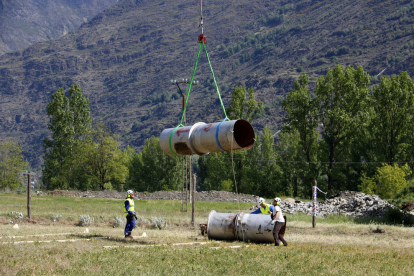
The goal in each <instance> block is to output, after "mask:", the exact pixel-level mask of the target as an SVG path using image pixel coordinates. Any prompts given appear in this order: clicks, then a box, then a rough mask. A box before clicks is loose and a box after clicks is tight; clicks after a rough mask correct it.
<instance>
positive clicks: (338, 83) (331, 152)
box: [315, 65, 370, 192]
mask: <svg viewBox="0 0 414 276" xmlns="http://www.w3.org/2000/svg"><path fill="white" fill-rule="evenodd" d="M369 84H370V76H369V75H368V74H367V73H366V72H364V70H363V69H362V67H358V68H357V69H355V68H354V67H353V66H348V67H347V68H346V69H345V71H344V68H343V67H342V66H340V65H337V66H335V68H334V69H333V70H331V69H328V72H327V74H326V78H324V77H320V78H318V79H317V81H316V89H315V94H316V101H317V104H318V108H319V112H320V115H319V120H320V121H321V122H322V123H323V130H322V137H323V143H322V151H321V153H322V156H321V157H322V160H324V161H325V160H326V162H327V163H328V165H327V167H326V174H327V176H328V190H329V191H330V192H332V190H333V182H334V180H335V179H334V176H335V170H334V169H340V168H334V166H335V164H337V162H338V161H341V160H342V161H345V160H347V158H348V157H349V156H347V153H349V147H350V145H351V143H352V140H353V138H354V137H355V132H356V131H359V130H360V129H362V128H365V127H366V125H367V123H368V119H369V118H368V113H369V112H368V108H369V105H368V97H369V89H368V86H369ZM336 188H338V189H340V188H341V187H339V184H337V187H336Z"/></svg>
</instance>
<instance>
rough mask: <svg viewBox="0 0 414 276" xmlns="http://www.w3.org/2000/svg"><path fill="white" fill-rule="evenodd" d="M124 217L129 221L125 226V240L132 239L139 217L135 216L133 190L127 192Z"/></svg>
mask: <svg viewBox="0 0 414 276" xmlns="http://www.w3.org/2000/svg"><path fill="white" fill-rule="evenodd" d="M124 215H125V217H126V219H127V222H126V225H125V238H129V239H132V236H131V233H132V229H134V227H135V219H136V217H137V215H136V214H135V206H134V192H133V191H132V190H128V191H127V197H126V200H125V207H124Z"/></svg>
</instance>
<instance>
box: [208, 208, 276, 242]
mask: <svg viewBox="0 0 414 276" xmlns="http://www.w3.org/2000/svg"><path fill="white" fill-rule="evenodd" d="M270 222H271V218H270V215H257V214H245V213H239V214H234V213H217V212H216V211H214V210H213V211H211V212H210V214H209V216H208V222H207V235H208V238H209V239H215V240H239V241H244V242H248V241H251V242H264V243H273V242H274V241H275V240H274V238H273V227H274V225H272V224H270Z"/></svg>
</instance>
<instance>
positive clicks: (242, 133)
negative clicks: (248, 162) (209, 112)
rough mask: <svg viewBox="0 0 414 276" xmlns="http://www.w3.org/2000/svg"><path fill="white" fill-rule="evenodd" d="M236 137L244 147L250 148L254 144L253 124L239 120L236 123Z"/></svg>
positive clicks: (237, 141)
mask: <svg viewBox="0 0 414 276" xmlns="http://www.w3.org/2000/svg"><path fill="white" fill-rule="evenodd" d="M233 131H234V139H235V140H236V143H237V144H238V145H239V146H240V147H242V148H247V149H250V148H252V147H253V145H254V138H255V135H254V130H253V127H252V125H251V124H250V123H249V122H248V121H246V120H237V122H236V123H235V124H234V129H233Z"/></svg>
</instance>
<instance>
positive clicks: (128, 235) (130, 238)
mask: <svg viewBox="0 0 414 276" xmlns="http://www.w3.org/2000/svg"><path fill="white" fill-rule="evenodd" d="M125 239H129V240H132V239H133V237H132V235H131V231H129V232H128V234H127V235H125Z"/></svg>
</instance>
